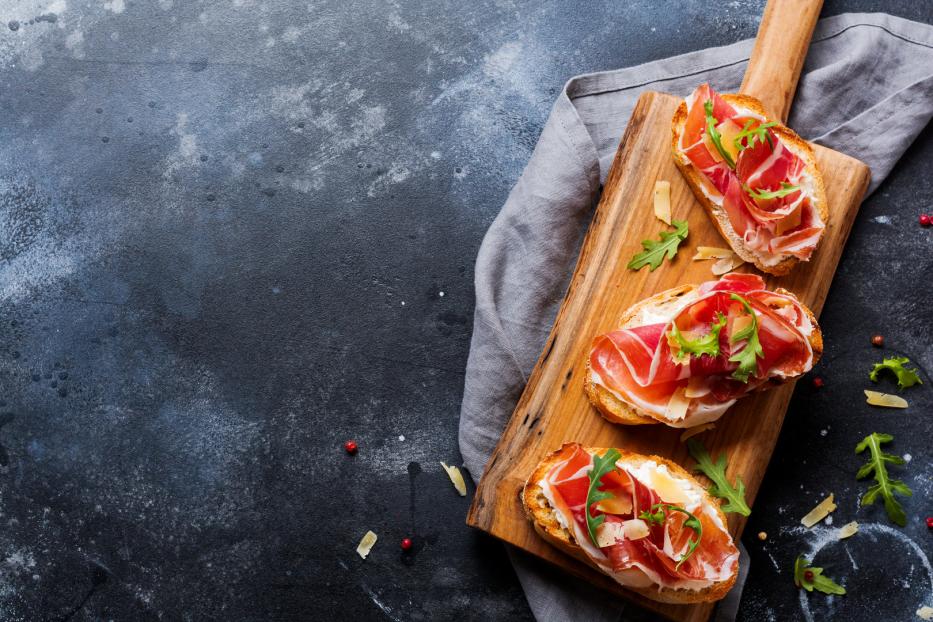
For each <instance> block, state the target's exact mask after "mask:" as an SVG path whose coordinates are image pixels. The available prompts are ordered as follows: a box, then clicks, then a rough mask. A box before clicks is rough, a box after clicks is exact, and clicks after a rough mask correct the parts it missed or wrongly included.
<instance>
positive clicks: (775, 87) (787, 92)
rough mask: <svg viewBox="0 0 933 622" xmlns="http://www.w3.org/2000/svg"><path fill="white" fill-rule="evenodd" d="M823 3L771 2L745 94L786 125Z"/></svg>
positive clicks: (801, 0) (747, 72) (820, 0)
mask: <svg viewBox="0 0 933 622" xmlns="http://www.w3.org/2000/svg"><path fill="white" fill-rule="evenodd" d="M822 6H823V0H768V5H767V6H766V7H765V14H764V16H763V17H762V18H761V26H759V27H758V37H757V38H756V39H755V48H754V50H752V57H751V59H749V61H748V69H746V70H745V78H744V79H743V80H742V88H741V91H740V92H742V93H745V94H746V95H751V96H752V97H756V98H758V99H760V100H761V102H762V103H763V104H764V107H765V110H767V111H768V114H769V115H771V116H772V118H775V119H780V120H781V122H782V123H784V122H786V121H787V115H788V113H789V112H790V105H791V102H792V101H793V100H794V92H795V91H796V90H797V80H798V79H799V78H800V70H801V69H802V68H803V60H804V58H806V56H807V48H808V47H809V46H810V38H811V37H812V36H813V28H814V27H815V26H816V20H817V18H818V17H819V16H820V9H821V8H822Z"/></svg>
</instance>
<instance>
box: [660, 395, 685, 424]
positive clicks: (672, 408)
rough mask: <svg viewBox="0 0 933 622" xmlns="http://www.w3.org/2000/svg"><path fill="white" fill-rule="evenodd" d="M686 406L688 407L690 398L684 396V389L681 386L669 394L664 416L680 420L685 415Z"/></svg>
mask: <svg viewBox="0 0 933 622" xmlns="http://www.w3.org/2000/svg"><path fill="white" fill-rule="evenodd" d="M688 408H690V398H688V397H686V396H684V389H683V387H681V388H679V389H677V390H676V391H674V393H673V395H671V399H670V401H669V402H668V403H667V410H666V411H665V412H664V416H665V417H667V418H668V419H670V420H672V421H680V420H682V419H683V418H684V417H686V416H687V409H688Z"/></svg>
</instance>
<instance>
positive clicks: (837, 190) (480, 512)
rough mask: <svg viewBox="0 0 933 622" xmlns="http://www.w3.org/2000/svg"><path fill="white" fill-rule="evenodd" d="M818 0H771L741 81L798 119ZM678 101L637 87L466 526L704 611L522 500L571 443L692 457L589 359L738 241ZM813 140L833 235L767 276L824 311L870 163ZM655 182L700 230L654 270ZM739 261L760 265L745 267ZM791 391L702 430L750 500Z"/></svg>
mask: <svg viewBox="0 0 933 622" xmlns="http://www.w3.org/2000/svg"><path fill="white" fill-rule="evenodd" d="M820 5H821V3H820V2H808V1H805V0H771V1H770V2H769V3H768V6H767V8H766V10H765V16H764V18H763V20H762V24H761V27H760V30H759V33H758V39H757V41H756V45H755V49H754V52H753V54H752V58H751V61H750V63H749V69H748V71H747V73H746V76H745V81H744V82H743V86H742V92H743V93H747V94H750V95H754V96H756V97H758V98H759V99H761V100H762V102H763V103H764V104H765V107H766V108H767V109H768V110H770V111H772V113H773V115H774V116H775V117H777V118H781V119H786V117H787V113H788V111H789V109H790V103H791V100H792V98H793V93H794V90H795V89H796V84H797V78H798V77H799V73H800V68H801V66H802V64H803V58H804V56H805V55H806V49H807V47H808V45H809V40H810V37H811V35H812V32H813V27H814V25H815V23H816V19H817V17H818V15H819V10H820ZM712 86H713V88H716V85H715V84H714V85H712ZM679 103H680V100H679V99H678V98H675V97H672V96H670V95H664V94H661V93H651V92H649V93H645V94H644V95H642V97H641V98H640V99H639V101H638V104H637V105H636V107H635V110H634V111H633V113H632V117H631V119H630V120H629V123H628V127H627V129H626V131H625V135H624V136H623V137H622V140H621V143H620V145H619V149H618V152H617V153H616V157H615V160H614V162H613V164H612V169H611V171H610V173H609V177H608V179H607V180H606V183H605V187H604V190H603V194H602V198H601V200H600V203H599V205H598V207H597V209H596V213H595V214H594V216H593V220H592V223H591V225H590V228H589V231H588V233H587V235H586V238H585V240H584V242H583V247H582V249H581V251H580V257H579V260H578V261H577V266H576V269H575V270H574V273H573V277H572V280H571V282H570V285H569V287H568V290H567V294H566V297H565V298H564V301H563V304H562V306H561V308H560V311H559V312H558V315H557V319H556V320H555V322H554V327H553V329H552V330H551V334H550V337H549V338H548V340H547V342H546V344H545V346H544V351H543V353H542V354H541V357H540V358H539V359H538V363H537V365H536V366H535V368H534V370H533V371H532V374H531V376H530V378H529V380H528V384H527V386H526V388H525V391H524V393H523V394H522V397H521V399H520V400H519V402H518V405H517V406H516V408H515V411H514V412H513V414H512V417H511V420H510V421H509V423H508V425H507V427H506V429H505V432H504V433H503V435H502V439H501V440H500V442H499V444H498V446H497V447H496V450H495V452H494V453H493V455H492V457H491V458H490V460H489V462H488V463H487V465H486V469H485V471H484V475H483V478H482V480H481V481H480V484H479V486H478V488H477V490H476V495H475V498H474V500H473V504H472V507H471V508H470V512H469V515H468V517H467V524H469V525H471V526H473V527H477V528H479V529H482V530H483V531H486V532H488V533H490V534H492V535H493V536H496V537H498V538H501V539H502V540H505V541H506V542H508V543H510V544H512V545H515V546H517V547H518V548H520V549H522V550H525V551H527V552H529V553H532V554H534V555H536V556H538V557H540V558H541V559H543V560H546V561H548V562H550V563H553V564H556V565H558V566H561V567H562V568H564V569H566V570H567V571H569V572H571V573H573V574H575V575H578V576H581V577H584V578H585V579H587V580H589V581H591V582H592V583H594V584H595V585H597V586H600V587H602V588H605V589H606V590H609V591H611V592H614V593H617V594H619V595H620V596H622V597H624V598H626V599H628V600H631V601H635V602H637V603H638V604H640V605H642V606H643V607H645V608H647V609H650V610H653V611H655V612H657V613H659V614H661V615H663V616H664V617H666V618H668V619H671V620H677V621H683V622H687V621H689V622H701V621H705V620H707V619H708V618H709V615H710V613H711V612H712V609H713V606H714V605H713V604H709V603H707V604H698V605H662V604H659V603H655V602H654V601H650V600H647V599H645V598H643V597H641V596H638V595H637V594H635V593H633V592H629V591H627V590H625V589H623V588H622V587H620V586H619V585H618V584H616V583H615V582H614V581H612V580H611V579H609V578H608V577H606V576H605V575H602V574H600V573H598V572H596V571H594V570H592V569H591V568H589V567H588V566H586V565H584V564H582V563H580V562H578V561H576V560H574V559H573V558H571V557H569V556H567V555H564V554H563V553H561V552H560V551H558V550H557V549H555V548H553V547H551V546H550V545H548V544H547V543H546V542H544V540H542V539H541V538H540V537H538V535H537V534H536V533H535V531H534V529H533V528H532V526H531V524H530V523H529V522H528V520H527V519H526V517H525V515H524V512H523V510H522V506H521V502H520V500H519V493H520V491H521V489H522V486H523V485H524V483H525V479H526V478H527V477H528V475H529V473H531V471H532V470H533V469H534V467H535V466H536V465H537V463H538V462H539V461H540V460H541V459H542V458H543V457H544V456H545V455H547V454H548V453H550V452H551V451H553V450H555V449H557V448H559V447H560V446H561V444H563V443H565V442H571V441H576V442H579V443H582V444H583V445H587V446H596V447H623V448H625V449H628V450H631V451H636V452H640V453H646V454H658V455H661V456H665V457H668V458H671V459H672V460H674V461H676V462H678V463H679V464H681V465H683V466H685V467H687V468H688V469H689V468H690V466H691V465H692V464H693V461H692V459H691V458H689V456H688V453H687V449H686V446H685V445H684V444H683V443H681V442H680V435H681V433H682V430H677V429H672V428H668V427H666V426H663V425H647V426H646V425H641V426H618V425H614V424H611V423H609V422H607V421H606V420H605V419H603V418H602V417H601V416H600V415H599V414H598V413H597V411H596V410H595V409H594V408H593V407H592V406H591V405H590V403H589V402H588V400H587V398H586V395H585V394H584V392H583V381H584V375H585V362H586V359H587V357H588V355H589V351H590V344H591V342H592V340H593V338H594V337H595V336H596V335H598V334H600V333H604V332H607V331H610V330H613V329H615V328H617V327H618V326H617V319H618V318H619V316H620V315H621V313H622V311H624V310H625V309H627V308H628V307H629V306H631V305H632V304H634V303H635V302H638V301H639V300H642V299H644V298H646V297H648V296H651V295H653V294H655V293H657V292H660V291H663V290H666V289H669V288H672V287H675V286H678V285H682V284H684V283H700V282H703V281H707V280H711V279H715V278H716V277H715V276H713V274H712V273H711V271H710V268H711V265H712V262H711V261H691V257H692V256H693V254H694V249H695V248H696V247H697V246H701V245H702V246H719V247H728V244H727V243H726V242H725V241H724V240H723V239H722V238H721V237H720V236H719V234H718V232H717V231H716V229H715V227H714V226H713V224H712V223H711V222H710V220H709V219H708V217H707V216H706V213H705V212H704V211H703V209H702V207H701V206H700V205H699V203H697V202H696V200H695V198H694V196H693V194H692V192H691V191H690V188H689V187H688V186H687V184H686V182H685V181H684V180H683V178H682V177H681V175H680V173H679V171H678V170H677V168H676V167H675V166H674V163H673V160H672V158H671V153H670V146H669V145H670V132H671V117H672V116H673V114H674V110H675V109H676V108H677V106H678V105H679ZM814 150H815V151H816V156H817V162H818V165H819V168H820V170H821V171H822V173H823V176H824V179H825V183H826V194H827V196H828V198H829V213H830V219H829V223H828V226H827V228H826V231H825V234H824V236H823V240H822V242H821V244H820V246H819V248H818V249H817V251H816V253H815V254H814V256H813V258H812V259H811V261H810V262H809V263H806V264H800V265H798V266H797V267H796V268H794V270H793V271H792V272H791V273H790V274H789V275H787V276H784V277H779V278H778V277H772V276H767V275H765V277H766V281H767V283H768V287H769V288H775V287H784V288H787V289H789V290H790V291H792V292H795V293H796V294H797V295H798V297H799V298H800V299H801V300H802V301H803V302H804V303H805V304H806V305H808V306H809V307H810V308H811V309H812V310H813V311H814V312H815V313H816V314H817V315H818V314H819V312H820V309H822V307H823V302H824V301H825V300H826V294H827V292H828V291H829V286H830V283H831V282H832V278H833V274H834V273H835V271H836V266H837V265H838V263H839V258H840V256H841V254H842V249H843V247H844V246H845V242H846V238H848V236H849V231H850V229H851V227H852V222H853V221H854V219H855V215H856V212H857V211H858V207H859V203H860V202H861V200H862V197H863V195H864V193H865V189H866V188H867V186H868V182H869V178H870V174H869V170H868V167H866V166H865V165H864V164H863V163H861V162H859V161H858V160H855V159H853V158H851V157H848V156H846V155H843V154H841V153H838V152H835V151H832V150H830V149H826V148H824V147H820V146H817V145H814ZM657 180H668V181H670V182H671V205H672V208H673V217H674V218H676V219H685V220H687V221H688V222H689V225H690V235H689V237H688V238H687V240H686V241H685V242H684V243H683V244H682V245H681V250H680V252H679V253H678V255H677V257H676V258H675V260H674V261H673V262H666V261H665V263H664V264H663V265H662V266H661V267H660V268H658V269H657V270H655V271H654V272H649V271H648V269H647V268H645V269H642V270H640V271H638V272H634V271H632V270H628V269H627V268H626V264H627V263H628V262H629V260H630V259H631V258H632V256H633V255H634V254H635V253H637V252H639V251H640V250H641V246H640V242H641V240H644V239H656V238H657V234H658V231H660V230H663V229H665V227H664V225H663V224H662V223H661V222H660V221H658V220H657V219H656V218H655V217H654V213H653V200H652V197H653V191H654V184H655V181H657ZM740 271H754V268H751V267H748V266H745V267H743V268H742V269H741V270H740ZM792 392H793V385H792V384H788V385H784V386H782V387H779V388H777V389H773V390H771V391H768V392H764V393H758V394H755V395H753V396H751V397H748V398H745V399H742V400H739V402H738V403H737V405H736V406H734V407H733V408H732V409H731V410H730V411H729V412H728V413H727V414H726V415H725V416H724V417H723V418H722V419H720V420H719V421H718V422H717V423H716V428H715V429H714V430H711V431H709V432H705V433H703V434H702V435H701V436H700V437H699V438H700V439H701V440H702V441H703V443H704V444H705V445H706V446H707V448H708V449H709V450H710V452H711V453H712V455H713V456H714V457H715V456H717V455H718V454H719V453H721V452H725V453H726V455H727V456H728V458H729V470H728V472H727V473H728V475H729V477H730V478H731V479H732V480H733V481H734V478H735V477H736V476H741V478H742V480H743V481H744V482H745V484H746V486H747V489H746V498H747V500H748V502H749V503H750V504H751V503H752V502H753V501H754V499H755V495H756V493H757V492H758V487H759V485H760V484H761V480H762V478H763V477H764V473H765V469H766V468H767V466H768V461H769V459H770V458H771V454H772V452H773V450H774V445H775V443H776V441H777V438H778V433H779V432H780V429H781V423H782V422H783V420H784V415H785V412H786V410H787V405H788V403H789V401H790V397H791V393H792ZM700 479H701V480H703V478H702V477H700ZM728 516H729V529H730V531H731V533H732V535H733V537H735V538H736V539H738V538H739V537H740V535H741V533H742V529H743V527H744V526H745V522H746V519H745V518H744V517H742V516H739V515H737V514H730V515H728Z"/></svg>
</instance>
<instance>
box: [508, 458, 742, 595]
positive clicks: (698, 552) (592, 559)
mask: <svg viewBox="0 0 933 622" xmlns="http://www.w3.org/2000/svg"><path fill="white" fill-rule="evenodd" d="M522 502H523V504H524V506H525V513H526V514H527V515H528V518H529V519H530V520H531V521H532V523H533V524H534V528H535V530H536V531H537V532H538V533H539V534H540V535H541V536H542V537H543V538H544V539H545V540H547V541H548V542H550V543H551V544H553V545H554V546H556V547H557V548H559V549H560V550H562V551H564V552H565V553H568V554H570V555H573V556H574V557H576V558H577V559H580V560H582V561H584V562H586V563H587V564H589V565H590V566H593V567H594V568H596V569H597V570H599V571H601V572H603V573H605V574H607V575H609V576H610V577H612V578H613V579H614V580H616V581H618V582H619V583H620V584H622V585H624V586H625V587H627V588H629V589H631V590H634V591H636V592H638V593H640V594H642V595H643V596H646V597H648V598H650V599H652V600H656V601H659V602H663V603H696V602H705V601H713V600H718V599H720V598H722V597H723V596H725V595H726V592H728V591H729V589H730V588H731V587H732V585H733V583H735V578H736V575H737V574H738V571H739V552H738V550H737V549H736V547H735V544H734V543H733V541H732V537H731V536H730V535H729V532H728V530H727V527H726V517H725V515H724V514H723V512H722V510H721V509H720V508H719V504H718V503H717V502H716V500H715V499H713V498H712V497H710V495H709V493H707V492H706V490H704V489H703V487H702V486H701V485H700V484H699V482H697V481H696V480H695V479H694V478H693V477H692V476H691V475H690V474H689V473H687V471H685V470H684V469H683V468H681V467H680V466H679V465H677V464H675V463H673V462H671V461H670V460H666V459H664V458H661V457H659V456H643V455H639V454H634V453H630V452H626V451H621V450H617V449H603V448H600V449H597V448H587V447H583V446H581V445H578V444H576V443H568V444H565V445H564V446H563V447H561V448H560V449H559V450H558V451H556V452H554V453H552V454H551V455H549V456H547V457H546V458H545V459H544V460H542V461H541V463H540V464H539V465H538V466H537V468H536V469H535V470H534V472H533V473H532V474H531V476H530V477H529V478H528V481H527V482H526V483H525V488H524V490H523V492H522ZM587 509H589V511H588V512H587Z"/></svg>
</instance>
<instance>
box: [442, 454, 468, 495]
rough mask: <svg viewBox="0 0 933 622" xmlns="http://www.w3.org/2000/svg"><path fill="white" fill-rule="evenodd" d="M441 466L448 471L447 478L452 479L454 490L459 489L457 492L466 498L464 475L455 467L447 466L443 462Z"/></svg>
mask: <svg viewBox="0 0 933 622" xmlns="http://www.w3.org/2000/svg"><path fill="white" fill-rule="evenodd" d="M441 466H442V467H444V470H445V471H447V477H449V478H450V482H451V483H452V484H453V485H454V488H456V489H457V492H458V493H460V496H461V497H465V496H466V482H465V481H463V474H462V473H461V472H460V469H458V468H457V467H455V466H447V465H446V464H444V463H443V462H441Z"/></svg>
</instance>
